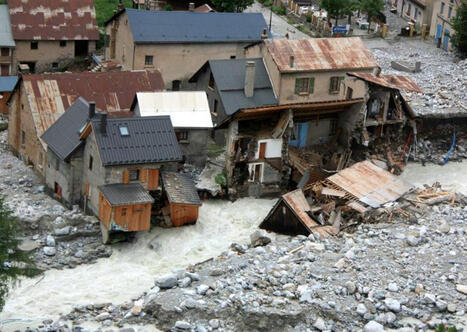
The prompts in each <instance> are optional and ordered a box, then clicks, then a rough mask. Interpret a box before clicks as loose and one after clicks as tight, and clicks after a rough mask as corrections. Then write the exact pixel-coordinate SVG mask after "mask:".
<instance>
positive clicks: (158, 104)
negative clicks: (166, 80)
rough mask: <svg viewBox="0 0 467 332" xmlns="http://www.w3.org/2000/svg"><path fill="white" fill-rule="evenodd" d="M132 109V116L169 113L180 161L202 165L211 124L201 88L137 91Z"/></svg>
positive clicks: (204, 159)
mask: <svg viewBox="0 0 467 332" xmlns="http://www.w3.org/2000/svg"><path fill="white" fill-rule="evenodd" d="M132 110H133V113H134V114H135V116H142V117H146V116H160V115H168V116H170V120H171V121H172V126H173V127H174V129H175V134H176V135H177V140H178V143H179V145H180V150H181V151H182V154H183V158H184V162H186V163H189V164H192V165H195V166H197V167H201V168H203V167H204V165H205V163H206V158H207V143H208V139H209V136H210V134H211V131H212V128H213V124H212V120H211V113H210V111H209V105H208V100H207V97H206V93H205V92H204V91H169V92H167V91H164V92H138V93H137V94H136V97H135V101H134V103H133V106H132Z"/></svg>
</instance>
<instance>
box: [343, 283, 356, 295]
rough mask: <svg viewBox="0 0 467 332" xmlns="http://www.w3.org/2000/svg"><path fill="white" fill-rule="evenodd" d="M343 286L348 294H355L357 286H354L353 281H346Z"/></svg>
mask: <svg viewBox="0 0 467 332" xmlns="http://www.w3.org/2000/svg"><path fill="white" fill-rule="evenodd" d="M345 287H346V288H347V292H348V293H349V294H350V295H352V294H355V292H356V291H357V286H355V283H354V282H353V281H350V280H349V281H347V282H346V283H345Z"/></svg>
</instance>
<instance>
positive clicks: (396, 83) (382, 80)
mask: <svg viewBox="0 0 467 332" xmlns="http://www.w3.org/2000/svg"><path fill="white" fill-rule="evenodd" d="M347 75H349V76H353V77H357V78H360V79H362V80H364V81H366V82H369V83H373V84H376V85H379V86H384V87H387V88H391V89H399V90H406V91H414V92H418V93H423V91H422V89H420V87H419V86H418V85H417V83H415V82H414V81H413V80H412V79H411V78H410V77H409V76H405V75H379V76H376V75H373V74H370V73H347Z"/></svg>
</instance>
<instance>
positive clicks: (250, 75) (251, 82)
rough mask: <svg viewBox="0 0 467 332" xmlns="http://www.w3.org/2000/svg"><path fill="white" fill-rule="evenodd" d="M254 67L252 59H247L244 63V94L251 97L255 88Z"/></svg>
mask: <svg viewBox="0 0 467 332" xmlns="http://www.w3.org/2000/svg"><path fill="white" fill-rule="evenodd" d="M255 69H256V63H255V62H254V61H247V62H246V65H245V96H246V97H247V98H250V97H253V94H254V90H255Z"/></svg>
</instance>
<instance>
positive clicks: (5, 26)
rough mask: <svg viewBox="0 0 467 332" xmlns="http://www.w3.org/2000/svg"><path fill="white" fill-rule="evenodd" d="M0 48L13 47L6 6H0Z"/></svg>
mask: <svg viewBox="0 0 467 332" xmlns="http://www.w3.org/2000/svg"><path fill="white" fill-rule="evenodd" d="M0 47H15V41H14V40H13V33H12V32H11V23H10V13H9V12H8V5H0Z"/></svg>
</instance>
